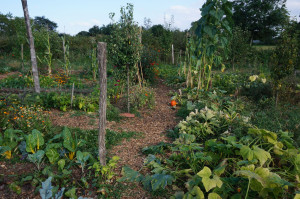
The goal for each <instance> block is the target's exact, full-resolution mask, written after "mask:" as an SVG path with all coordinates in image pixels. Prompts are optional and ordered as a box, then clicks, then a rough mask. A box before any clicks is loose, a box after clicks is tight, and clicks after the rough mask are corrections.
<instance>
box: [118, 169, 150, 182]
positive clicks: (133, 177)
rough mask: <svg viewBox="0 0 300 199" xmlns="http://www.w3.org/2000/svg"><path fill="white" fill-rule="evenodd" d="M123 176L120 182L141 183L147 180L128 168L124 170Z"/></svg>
mask: <svg viewBox="0 0 300 199" xmlns="http://www.w3.org/2000/svg"><path fill="white" fill-rule="evenodd" d="M122 175H123V177H122V178H119V179H118V181H119V182H124V181H128V182H141V181H143V180H144V179H145V177H144V176H143V175H142V174H140V173H139V172H137V171H135V170H133V169H131V168H130V167H127V166H125V167H123V168H122Z"/></svg>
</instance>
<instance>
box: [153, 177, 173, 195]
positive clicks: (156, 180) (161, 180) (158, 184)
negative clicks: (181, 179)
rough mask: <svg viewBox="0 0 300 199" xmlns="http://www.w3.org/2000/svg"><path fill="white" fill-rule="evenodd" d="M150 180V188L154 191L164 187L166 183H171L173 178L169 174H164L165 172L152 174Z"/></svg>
mask: <svg viewBox="0 0 300 199" xmlns="http://www.w3.org/2000/svg"><path fill="white" fill-rule="evenodd" d="M151 177H152V180H151V186H152V190H153V191H156V190H158V189H161V188H162V189H164V188H165V187H166V186H167V185H171V184H172V183H173V181H174V180H175V178H174V177H173V176H171V175H165V174H158V173H156V174H154V175H153V176H151Z"/></svg>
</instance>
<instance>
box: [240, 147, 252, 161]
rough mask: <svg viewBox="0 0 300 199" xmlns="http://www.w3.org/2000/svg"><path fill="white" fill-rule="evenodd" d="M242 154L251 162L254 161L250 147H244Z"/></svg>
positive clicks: (241, 150)
mask: <svg viewBox="0 0 300 199" xmlns="http://www.w3.org/2000/svg"><path fill="white" fill-rule="evenodd" d="M240 153H241V155H242V156H243V158H244V159H248V160H249V161H251V160H252V159H253V151H252V150H251V149H250V147H248V146H245V145H243V146H242V148H241V149H240Z"/></svg>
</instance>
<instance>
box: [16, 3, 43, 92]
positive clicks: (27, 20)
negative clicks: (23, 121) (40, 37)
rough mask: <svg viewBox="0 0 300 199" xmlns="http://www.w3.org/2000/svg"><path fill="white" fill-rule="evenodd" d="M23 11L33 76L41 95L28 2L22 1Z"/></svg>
mask: <svg viewBox="0 0 300 199" xmlns="http://www.w3.org/2000/svg"><path fill="white" fill-rule="evenodd" d="M21 1H22V6H23V11H24V18H25V24H26V30H27V36H28V40H29V45H30V57H31V64H32V74H33V81H34V89H35V92H36V93H40V90H41V89H40V81H39V72H38V69H37V61H36V54H35V49H34V39H33V36H32V31H31V25H30V18H29V12H28V6H27V0H21Z"/></svg>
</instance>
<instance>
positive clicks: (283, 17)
mask: <svg viewBox="0 0 300 199" xmlns="http://www.w3.org/2000/svg"><path fill="white" fill-rule="evenodd" d="M285 3H286V0H235V1H233V20H234V23H235V25H237V26H240V27H241V28H242V29H243V30H248V31H250V33H251V38H252V40H261V41H263V42H269V41H271V40H272V39H273V38H274V37H275V36H277V35H278V32H279V30H280V28H281V27H282V25H283V24H285V23H286V22H287V21H288V18H289V16H288V11H287V8H286V5H285Z"/></svg>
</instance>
